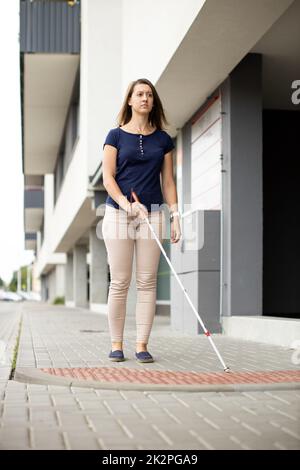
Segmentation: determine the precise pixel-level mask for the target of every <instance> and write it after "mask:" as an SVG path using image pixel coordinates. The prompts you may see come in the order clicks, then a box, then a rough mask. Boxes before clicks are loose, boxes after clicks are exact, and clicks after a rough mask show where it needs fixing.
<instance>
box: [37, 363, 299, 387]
mask: <svg viewBox="0 0 300 470" xmlns="http://www.w3.org/2000/svg"><path fill="white" fill-rule="evenodd" d="M40 370H41V371H43V372H45V373H47V374H51V375H56V376H60V377H70V378H73V379H77V380H96V381H100V382H110V383H112V382H126V383H135V384H160V385H200V384H202V385H220V384H247V383H248V384H261V383H283V382H300V371H296V370H285V371H280V370H276V371H258V372H230V373H225V372H199V373H196V372H175V371H160V370H142V371H141V370H138V369H128V368H116V367H93V368H81V367H78V368H70V369H59V368H48V369H45V368H43V369H40Z"/></svg>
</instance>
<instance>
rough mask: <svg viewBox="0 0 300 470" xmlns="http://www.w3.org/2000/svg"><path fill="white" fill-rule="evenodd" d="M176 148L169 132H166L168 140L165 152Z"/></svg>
mask: <svg viewBox="0 0 300 470" xmlns="http://www.w3.org/2000/svg"><path fill="white" fill-rule="evenodd" d="M174 148H175V145H174V143H173V140H172V138H171V136H169V134H167V133H166V142H165V154H166V153H168V152H171V150H173V149H174Z"/></svg>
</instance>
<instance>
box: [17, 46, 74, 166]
mask: <svg viewBox="0 0 300 470" xmlns="http://www.w3.org/2000/svg"><path fill="white" fill-rule="evenodd" d="M79 62H80V58H79V55H78V54H49V53H44V54H39V53H35V54H24V173H25V175H26V174H27V175H42V174H46V173H53V172H54V168H55V163H56V159H57V155H58V151H59V147H60V143H61V139H62V136H63V132H64V125H65V120H66V117H67V112H68V108H69V103H70V99H71V95H72V91H73V86H74V83H75V79H76V75H77V71H78V68H79Z"/></svg>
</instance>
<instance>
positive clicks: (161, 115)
mask: <svg viewBox="0 0 300 470" xmlns="http://www.w3.org/2000/svg"><path fill="white" fill-rule="evenodd" d="M141 83H143V84H146V85H149V87H150V88H151V90H152V93H153V107H152V109H151V111H150V113H149V117H148V122H149V124H150V125H151V126H152V127H156V128H157V129H159V130H162V129H163V127H164V126H168V125H169V123H168V121H167V119H166V116H165V112H164V108H163V105H162V102H161V100H160V97H159V96H158V93H157V91H156V89H155V87H154V85H152V83H151V82H150V80H147V78H139V79H138V80H135V81H133V82H131V83H130V84H129V86H128V88H127V92H126V94H125V98H124V101H123V104H122V108H121V110H120V112H119V114H118V117H117V122H118V126H124V125H125V124H127V122H129V121H130V119H131V117H132V111H131V106H129V104H128V101H129V98H131V96H132V93H133V91H134V87H135V85H139V84H141Z"/></svg>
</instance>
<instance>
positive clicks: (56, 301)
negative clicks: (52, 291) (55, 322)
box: [53, 297, 65, 305]
mask: <svg viewBox="0 0 300 470" xmlns="http://www.w3.org/2000/svg"><path fill="white" fill-rule="evenodd" d="M58 304H60V305H64V304H65V298H64V297H55V299H54V300H53V305H58Z"/></svg>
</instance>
